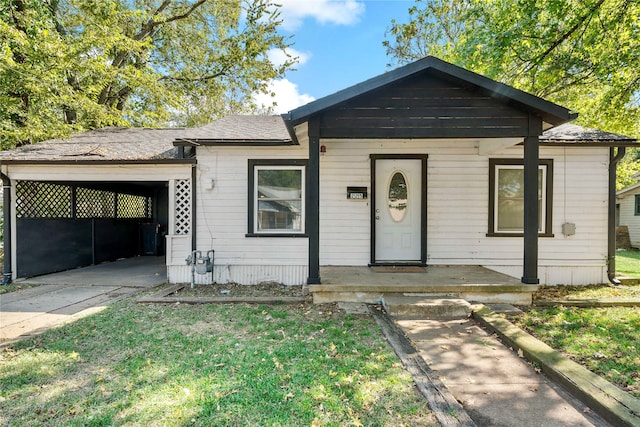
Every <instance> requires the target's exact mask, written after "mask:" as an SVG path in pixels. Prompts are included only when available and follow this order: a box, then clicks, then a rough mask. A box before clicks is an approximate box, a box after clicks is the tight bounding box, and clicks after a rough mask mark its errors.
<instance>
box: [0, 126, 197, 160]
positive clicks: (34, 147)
mask: <svg viewBox="0 0 640 427" xmlns="http://www.w3.org/2000/svg"><path fill="white" fill-rule="evenodd" d="M184 132H185V129H145V128H104V129H98V130H93V131H89V132H83V133H79V134H76V135H73V136H71V137H70V138H69V139H50V140H47V141H42V142H38V143H36V144H31V145H25V146H22V147H17V148H14V149H12V150H7V151H1V152H0V162H2V161H7V160H30V161H38V160H41V161H87V160H98V161H109V160H158V159H173V158H176V155H177V151H176V149H175V147H173V144H172V143H173V141H174V139H175V138H177V137H178V136H179V135H183V134H184Z"/></svg>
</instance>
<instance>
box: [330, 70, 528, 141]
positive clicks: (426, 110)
mask: <svg viewBox="0 0 640 427" xmlns="http://www.w3.org/2000/svg"><path fill="white" fill-rule="evenodd" d="M527 117H528V115H527V112H526V111H523V110H521V109H517V108H514V107H512V106H510V105H508V104H507V103H506V101H505V102H503V101H502V99H499V98H496V97H494V96H491V94H488V93H483V92H481V91H480V90H474V89H470V88H468V87H466V86H465V85H462V84H458V83H454V82H451V81H449V80H445V79H442V78H439V77H434V76H431V75H425V74H422V75H420V76H418V77H412V78H409V79H405V80H402V81H399V82H395V83H393V84H391V85H389V86H386V87H383V88H381V89H377V90H374V91H372V92H369V93H367V94H365V95H362V96H358V97H355V98H352V99H351V100H350V101H348V102H346V103H344V104H342V105H339V106H336V107H335V108H333V109H331V110H328V111H326V112H324V113H322V114H321V122H320V132H321V137H323V138H482V137H487V138H490V137H516V136H526V135H527V126H528V122H527Z"/></svg>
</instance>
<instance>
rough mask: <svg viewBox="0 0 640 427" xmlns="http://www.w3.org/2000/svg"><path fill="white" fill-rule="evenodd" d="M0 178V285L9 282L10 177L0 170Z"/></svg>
mask: <svg viewBox="0 0 640 427" xmlns="http://www.w3.org/2000/svg"><path fill="white" fill-rule="evenodd" d="M0 178H2V190H3V195H2V198H3V200H2V203H3V209H2V211H3V219H4V230H3V231H4V274H3V276H2V282H0V284H1V285H8V284H9V283H11V277H12V276H13V273H12V272H11V179H10V178H9V177H8V176H7V175H5V174H4V173H2V172H0Z"/></svg>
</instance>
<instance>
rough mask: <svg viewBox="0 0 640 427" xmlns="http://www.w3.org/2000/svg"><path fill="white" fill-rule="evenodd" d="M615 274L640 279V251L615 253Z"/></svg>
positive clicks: (619, 251)
mask: <svg viewBox="0 0 640 427" xmlns="http://www.w3.org/2000/svg"><path fill="white" fill-rule="evenodd" d="M616 273H617V274H618V275H624V276H631V277H638V278H640V251H638V250H629V251H627V250H618V251H616Z"/></svg>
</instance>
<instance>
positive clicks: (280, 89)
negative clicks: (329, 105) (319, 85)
mask: <svg viewBox="0 0 640 427" xmlns="http://www.w3.org/2000/svg"><path fill="white" fill-rule="evenodd" d="M268 91H269V92H270V93H271V92H272V93H274V94H275V96H273V97H272V96H271V95H270V94H269V93H267V94H263V93H260V94H257V95H254V97H253V100H254V102H255V103H256V105H257V106H258V107H259V108H261V109H263V110H266V109H267V108H269V107H273V111H272V112H273V113H274V114H282V113H286V112H288V111H291V110H293V109H294V108H297V107H299V106H301V105H304V104H308V103H309V102H311V101H313V100H315V98H314V97H313V96H311V95H309V94H306V93H300V92H298V85H297V84H295V83H292V82H290V81H289V80H287V79H281V80H271V81H270V82H269V87H268ZM274 103H276V104H277V105H275V106H274V105H273V104H274Z"/></svg>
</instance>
